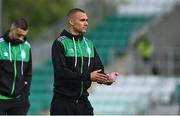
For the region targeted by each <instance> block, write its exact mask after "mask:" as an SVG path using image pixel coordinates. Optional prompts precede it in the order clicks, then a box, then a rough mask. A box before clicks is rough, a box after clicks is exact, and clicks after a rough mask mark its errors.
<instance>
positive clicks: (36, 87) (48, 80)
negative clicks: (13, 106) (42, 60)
mask: <svg viewBox="0 0 180 116" xmlns="http://www.w3.org/2000/svg"><path fill="white" fill-rule="evenodd" d="M52 89H53V70H52V64H51V61H48V62H47V63H46V64H45V65H43V66H41V67H38V68H36V69H34V70H33V77H32V84H31V95H30V103H31V107H30V110H29V113H28V114H30V115H34V114H41V112H43V111H47V110H49V106H50V102H51V99H52Z"/></svg>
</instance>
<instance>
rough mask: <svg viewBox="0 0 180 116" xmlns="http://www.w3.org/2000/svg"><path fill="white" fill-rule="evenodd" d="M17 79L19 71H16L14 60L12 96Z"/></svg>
mask: <svg viewBox="0 0 180 116" xmlns="http://www.w3.org/2000/svg"><path fill="white" fill-rule="evenodd" d="M16 78H17V69H16V60H14V80H13V86H12V90H11V95H12V94H13V93H14V89H15V85H16Z"/></svg>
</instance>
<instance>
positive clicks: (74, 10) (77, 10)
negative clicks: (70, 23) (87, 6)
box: [67, 8, 86, 18]
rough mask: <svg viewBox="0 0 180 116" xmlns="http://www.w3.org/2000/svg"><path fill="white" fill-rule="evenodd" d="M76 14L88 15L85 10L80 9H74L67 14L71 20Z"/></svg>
mask: <svg viewBox="0 0 180 116" xmlns="http://www.w3.org/2000/svg"><path fill="white" fill-rule="evenodd" d="M76 12H83V13H86V12H85V11H84V10H82V9H80V8H72V9H71V10H69V12H68V13H67V18H69V17H70V16H72V15H74V14H75V13H76Z"/></svg>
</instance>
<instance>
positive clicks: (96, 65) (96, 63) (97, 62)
mask: <svg viewBox="0 0 180 116" xmlns="http://www.w3.org/2000/svg"><path fill="white" fill-rule="evenodd" d="M93 69H94V70H99V69H102V71H101V72H102V73H104V66H103V64H102V62H101V59H100V57H99V55H98V53H97V51H96V48H94V65H93ZM104 74H105V73H104Z"/></svg>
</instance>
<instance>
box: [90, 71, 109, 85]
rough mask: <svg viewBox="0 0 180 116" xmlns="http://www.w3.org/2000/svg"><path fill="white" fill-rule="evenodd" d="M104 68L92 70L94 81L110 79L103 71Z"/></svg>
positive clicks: (101, 81) (103, 81) (102, 81)
mask: <svg viewBox="0 0 180 116" xmlns="http://www.w3.org/2000/svg"><path fill="white" fill-rule="evenodd" d="M101 71H102V69H100V70H95V71H93V72H91V74H90V76H91V80H92V81H94V82H99V83H105V82H107V81H108V75H106V74H103V73H101Z"/></svg>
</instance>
